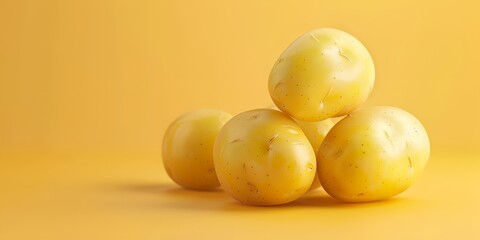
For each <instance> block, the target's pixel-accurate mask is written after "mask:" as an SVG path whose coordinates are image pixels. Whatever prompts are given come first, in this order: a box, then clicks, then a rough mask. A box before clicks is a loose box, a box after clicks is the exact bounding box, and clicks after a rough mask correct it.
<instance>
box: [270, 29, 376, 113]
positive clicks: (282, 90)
mask: <svg viewBox="0 0 480 240" xmlns="http://www.w3.org/2000/svg"><path fill="white" fill-rule="evenodd" d="M374 80H375V69H374V64H373V60H372V57H371V56H370V54H369V53H368V51H367V49H366V48H365V46H363V45H362V43H360V41H358V40H357V39H356V38H354V37H353V36H351V35H350V34H348V33H345V32H342V31H340V30H336V29H331V28H321V29H316V30H313V31H311V32H307V33H305V34H304V35H302V36H300V37H299V38H298V39H297V40H295V41H294V42H293V43H292V44H291V45H290V46H288V48H287V49H286V50H285V51H284V52H283V53H282V54H281V56H280V57H279V59H278V60H277V62H276V63H275V65H274V66H273V68H272V71H271V73H270V77H269V81H268V90H269V92H270V96H271V97H272V100H273V102H274V103H275V105H276V106H277V107H278V108H279V109H280V110H282V111H283V112H285V113H288V114H289V115H290V116H292V117H294V118H295V119H299V120H302V121H321V120H324V119H327V118H331V117H338V116H343V115H345V114H348V113H349V112H351V111H352V110H354V109H355V108H357V107H358V106H359V105H360V104H362V103H363V102H365V100H366V99H367V98H368V96H369V95H370V92H371V91H372V88H373V84H374Z"/></svg>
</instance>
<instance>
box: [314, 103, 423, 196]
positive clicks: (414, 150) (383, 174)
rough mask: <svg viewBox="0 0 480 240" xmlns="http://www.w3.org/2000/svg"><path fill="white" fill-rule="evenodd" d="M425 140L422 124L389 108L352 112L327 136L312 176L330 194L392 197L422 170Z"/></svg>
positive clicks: (401, 111)
mask: <svg viewBox="0 0 480 240" xmlns="http://www.w3.org/2000/svg"><path fill="white" fill-rule="evenodd" d="M429 154H430V143H429V139H428V135H427V132H426V131H425V128H424V127H423V126H422V124H421V123H420V122H419V121H418V120H417V119H416V118H415V117H414V116H412V115H411V114H410V113H408V112H406V111H404V110H402V109H399V108H395V107H370V108H364V109H361V110H357V111H355V112H353V113H351V114H350V115H348V116H347V117H345V118H344V119H342V120H341V121H340V122H339V123H337V124H336V125H335V126H334V127H333V128H332V129H331V130H330V132H329V133H328V134H327V136H326V137H325V140H324V141H323V143H322V145H321V146H320V149H319V151H318V153H317V163H318V176H319V178H320V182H321V183H322V186H323V188H324V189H325V191H327V193H328V194H330V195H331V196H332V197H334V198H336V199H338V200H341V201H345V202H367V201H375V200H381V199H385V198H389V197H393V196H395V195H397V194H399V193H401V192H403V191H404V190H406V189H407V188H408V187H409V186H410V185H411V184H412V183H413V182H415V180H416V179H417V178H418V176H419V175H420V174H421V173H422V172H423V169H424V168H425V165H426V163H427V161H428V159H429Z"/></svg>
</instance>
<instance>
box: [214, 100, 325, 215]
mask: <svg viewBox="0 0 480 240" xmlns="http://www.w3.org/2000/svg"><path fill="white" fill-rule="evenodd" d="M214 163H215V171H216V173H217V176H218V179H219V181H220V184H221V186H222V188H223V189H224V190H225V192H227V193H228V194H229V195H230V196H232V197H233V198H235V199H237V200H238V201H240V202H242V203H244V204H248V205H277V204H283V203H287V202H291V201H293V200H295V199H297V198H299V197H300V196H302V195H303V194H304V193H305V192H306V191H307V190H308V188H309V187H310V185H311V183H312V181H313V179H314V177H315V174H316V160H315V153H314V151H313V148H312V146H311V145H310V143H309V142H308V139H307V137H306V136H305V134H304V133H303V132H302V130H301V129H300V127H299V126H298V125H297V124H296V123H295V121H294V120H292V119H291V118H290V117H288V116H287V115H286V114H284V113H282V112H279V111H276V110H272V109H257V110H251V111H247V112H244V113H241V114H239V115H237V116H234V117H233V118H232V119H231V120H230V121H229V122H227V124H225V126H224V127H223V128H222V130H221V131H220V133H219V134H218V136H217V139H216V140H215V146H214Z"/></svg>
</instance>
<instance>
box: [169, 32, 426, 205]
mask: <svg viewBox="0 0 480 240" xmlns="http://www.w3.org/2000/svg"><path fill="white" fill-rule="evenodd" d="M374 82H375V68H374V64H373V60H372V57H371V56H370V54H369V53H368V51H367V49H366V48H365V46H364V45H363V44H362V43H361V42H360V41H358V40H357V39H356V38H355V37H353V36H351V35H350V34H348V33H345V32H343V31H340V30H336V29H331V28H321V29H316V30H313V31H311V32H307V33H305V34H303V35H302V36H300V37H299V38H298V39H297V40H295V41H294V42H293V43H291V44H290V46H288V47H287V49H286V50H285V51H284V52H283V53H282V54H281V55H280V57H279V58H278V60H277V61H276V62H275V64H274V66H273V68H272V70H271V73H270V77H269V80H268V89H269V93H270V96H271V98H272V100H273V102H274V103H275V105H276V107H277V108H272V107H270V108H264V109H254V110H250V111H247V112H243V113H240V114H238V115H236V116H233V117H232V116H231V115H230V114H228V113H226V112H223V111H219V110H213V109H200V110H197V111H194V112H190V113H187V114H185V115H183V116H181V117H179V118H178V119H177V120H175V121H174V122H173V123H172V124H171V125H170V126H169V128H168V130H167V131H166V133H165V137H164V141H163V162H164V166H165V169H166V171H167V173H168V175H169V176H170V177H171V178H172V180H173V181H175V182H176V183H178V184H179V185H181V186H183V187H185V188H189V189H194V190H211V189H215V188H217V187H219V186H220V187H221V188H222V189H223V190H224V191H225V192H226V193H228V194H229V195H230V196H232V197H233V198H235V199H237V200H238V201H240V202H242V203H244V204H248V205H278V204H284V203H288V202H291V201H294V200H296V199H298V198H299V197H301V196H302V195H303V194H305V193H306V192H307V191H309V190H312V189H316V188H318V187H319V186H320V185H321V186H322V187H323V188H324V189H325V191H326V192H327V193H328V194H329V195H330V196H332V197H334V198H335V199H338V200H340V201H344V202H367V201H375V200H381V199H386V198H389V197H393V196H395V195H397V194H399V193H401V192H403V191H404V190H406V189H407V188H408V187H409V186H411V184H413V182H415V180H416V179H417V178H418V177H419V176H420V174H421V173H422V171H423V169H424V168H425V165H426V163H427V162H428V159H429V154H430V143H429V139H428V135H427V133H426V131H425V128H424V127H423V126H422V124H421V123H420V122H419V121H418V119H416V118H415V117H414V116H413V115H411V114H410V113H408V112H406V111H404V110H402V109H399V108H396V107H388V106H380V107H361V105H362V104H363V103H364V102H365V101H366V100H367V98H368V96H369V95H370V93H371V92H372V89H373V86H374ZM339 119H340V120H339Z"/></svg>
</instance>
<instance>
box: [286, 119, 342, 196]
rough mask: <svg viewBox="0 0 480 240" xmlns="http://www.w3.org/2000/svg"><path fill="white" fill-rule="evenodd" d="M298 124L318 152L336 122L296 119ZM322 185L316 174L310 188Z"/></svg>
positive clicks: (330, 120)
mask: <svg viewBox="0 0 480 240" xmlns="http://www.w3.org/2000/svg"><path fill="white" fill-rule="evenodd" d="M295 121H296V122H297V124H298V126H300V128H301V129H302V131H303V133H305V135H306V136H307V139H308V141H309V142H310V144H311V145H312V147H313V151H314V152H315V153H316V152H317V151H318V149H319V148H320V145H321V144H322V142H323V139H324V138H325V136H326V135H327V133H328V131H330V129H331V128H332V127H333V125H334V122H333V120H332V119H330V118H329V119H325V120H323V121H319V122H305V121H301V120H296V119H295ZM320 186H321V184H320V180H319V179H318V175H315V179H314V180H313V183H312V185H311V186H310V190H313V189H317V188H319V187H320Z"/></svg>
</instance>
